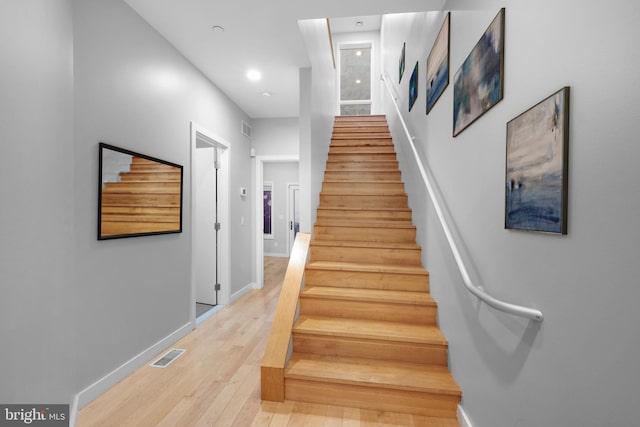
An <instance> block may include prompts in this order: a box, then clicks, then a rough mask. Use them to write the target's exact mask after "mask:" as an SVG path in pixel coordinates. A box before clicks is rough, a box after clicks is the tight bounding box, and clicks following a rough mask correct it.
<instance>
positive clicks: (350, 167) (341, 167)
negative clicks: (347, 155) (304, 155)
mask: <svg viewBox="0 0 640 427" xmlns="http://www.w3.org/2000/svg"><path fill="white" fill-rule="evenodd" d="M373 169H376V170H379V169H384V170H390V171H397V170H398V162H397V161H395V160H392V161H388V160H384V161H369V162H358V161H345V162H340V161H328V162H327V167H326V169H325V171H367V170H373Z"/></svg>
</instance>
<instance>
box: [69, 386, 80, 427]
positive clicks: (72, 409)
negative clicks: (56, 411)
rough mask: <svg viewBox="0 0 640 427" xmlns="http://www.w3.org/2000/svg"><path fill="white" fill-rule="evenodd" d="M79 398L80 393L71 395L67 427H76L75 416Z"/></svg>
mask: <svg viewBox="0 0 640 427" xmlns="http://www.w3.org/2000/svg"><path fill="white" fill-rule="evenodd" d="M79 398H80V393H78V394H76V395H75V396H73V401H72V402H71V405H70V406H69V427H76V418H77V415H78V399H79Z"/></svg>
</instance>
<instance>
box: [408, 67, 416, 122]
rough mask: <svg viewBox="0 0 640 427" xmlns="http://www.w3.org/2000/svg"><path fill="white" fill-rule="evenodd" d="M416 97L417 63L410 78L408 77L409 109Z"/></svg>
mask: <svg viewBox="0 0 640 427" xmlns="http://www.w3.org/2000/svg"><path fill="white" fill-rule="evenodd" d="M416 99H418V63H417V62H416V66H415V67H413V72H412V73H411V79H409V111H411V109H412V108H413V104H415V103H416Z"/></svg>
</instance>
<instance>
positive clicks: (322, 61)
mask: <svg viewBox="0 0 640 427" xmlns="http://www.w3.org/2000/svg"><path fill="white" fill-rule="evenodd" d="M299 26H300V31H301V33H302V37H303V39H304V40H305V43H306V47H307V51H308V53H309V56H310V58H309V59H310V62H311V68H310V69H308V68H305V69H301V71H300V170H301V172H300V181H301V182H300V184H301V187H300V190H301V192H302V194H301V198H300V203H301V208H300V215H301V217H300V231H302V232H307V233H310V232H311V231H312V229H313V224H314V223H315V221H316V217H317V212H316V210H317V208H318V204H319V203H320V190H321V188H322V179H323V176H324V169H325V165H326V162H327V157H328V153H329V144H330V143H331V133H332V132H333V121H334V118H335V111H336V105H337V104H336V81H335V80H336V78H335V70H334V68H333V65H332V64H333V63H332V61H331V51H330V49H327V48H326V46H327V43H329V35H328V32H327V23H326V21H325V20H324V19H313V20H306V21H300V22H299ZM307 194H308V196H307ZM307 197H308V199H307Z"/></svg>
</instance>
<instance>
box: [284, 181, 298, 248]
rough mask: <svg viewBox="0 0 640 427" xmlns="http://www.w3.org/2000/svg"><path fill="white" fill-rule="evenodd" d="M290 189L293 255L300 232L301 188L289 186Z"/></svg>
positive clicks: (290, 224) (290, 241) (290, 242)
mask: <svg viewBox="0 0 640 427" xmlns="http://www.w3.org/2000/svg"><path fill="white" fill-rule="evenodd" d="M288 187H289V188H288V190H289V191H288V202H287V204H288V205H289V209H288V211H289V221H288V225H289V253H291V250H292V249H293V241H294V240H295V238H296V234H298V231H300V186H299V185H298V184H289V185H288Z"/></svg>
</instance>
